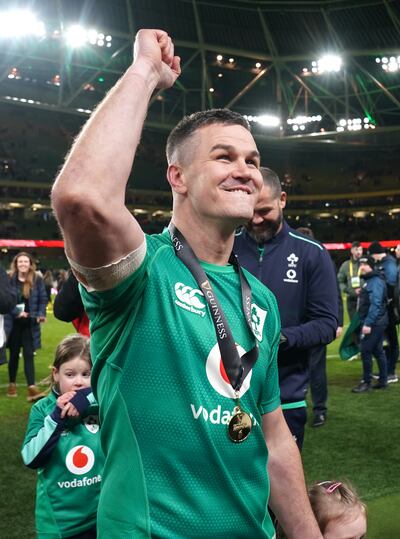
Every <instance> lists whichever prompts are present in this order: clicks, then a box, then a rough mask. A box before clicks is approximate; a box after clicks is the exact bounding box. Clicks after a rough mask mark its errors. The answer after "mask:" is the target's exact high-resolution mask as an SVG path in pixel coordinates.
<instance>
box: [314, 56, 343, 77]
mask: <svg viewBox="0 0 400 539" xmlns="http://www.w3.org/2000/svg"><path fill="white" fill-rule="evenodd" d="M341 66H342V59H341V58H340V56H336V55H333V54H328V55H326V56H323V57H322V58H320V59H319V60H318V70H319V72H320V73H323V72H328V73H330V72H332V71H334V72H337V71H340V68H341Z"/></svg>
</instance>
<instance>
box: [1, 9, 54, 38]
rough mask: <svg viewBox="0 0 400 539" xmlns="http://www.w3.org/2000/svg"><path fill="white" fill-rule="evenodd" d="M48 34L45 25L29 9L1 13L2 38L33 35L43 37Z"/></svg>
mask: <svg viewBox="0 0 400 539" xmlns="http://www.w3.org/2000/svg"><path fill="white" fill-rule="evenodd" d="M45 34H46V29H45V26H44V23H43V22H42V21H39V20H38V19H37V18H36V15H35V14H34V13H32V12H31V11H29V10H27V9H16V10H12V11H6V12H3V13H0V38H1V37H6V38H7V37H14V38H15V37H22V36H28V35H33V36H37V37H43V36H44V35H45Z"/></svg>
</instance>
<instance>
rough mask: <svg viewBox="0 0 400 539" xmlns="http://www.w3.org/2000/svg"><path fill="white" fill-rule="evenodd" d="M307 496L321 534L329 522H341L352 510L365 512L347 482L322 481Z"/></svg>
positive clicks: (353, 489)
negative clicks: (357, 509)
mask: <svg viewBox="0 0 400 539" xmlns="http://www.w3.org/2000/svg"><path fill="white" fill-rule="evenodd" d="M308 496H309V498H310V503H311V507H312V510H313V512H314V515H315V518H316V520H317V522H318V525H319V528H320V530H321V533H325V530H326V527H327V525H328V523H329V522H332V521H333V520H341V519H342V518H343V517H344V516H345V514H346V513H348V512H349V511H351V510H352V509H356V508H359V509H361V510H362V511H363V512H364V513H365V514H366V512H367V509H366V506H365V504H364V503H363V502H362V501H361V499H360V497H359V496H358V494H357V491H356V490H355V488H354V487H353V486H352V485H351V484H350V483H348V482H347V481H346V482H344V481H343V482H341V481H323V482H322V483H318V484H316V485H312V487H310V489H309V491H308Z"/></svg>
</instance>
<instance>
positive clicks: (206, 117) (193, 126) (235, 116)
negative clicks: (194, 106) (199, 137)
mask: <svg viewBox="0 0 400 539" xmlns="http://www.w3.org/2000/svg"><path fill="white" fill-rule="evenodd" d="M213 124H223V125H241V126H242V127H244V128H245V129H247V131H250V124H249V122H248V121H247V120H246V118H244V117H243V116H242V115H241V114H239V113H238V112H233V111H232V110H229V109H209V110H202V111H199V112H194V113H193V114H190V115H189V116H185V117H184V118H182V120H181V121H180V122H179V123H178V124H177V125H176V126H175V127H174V128H173V130H172V131H171V133H170V134H169V136H168V139H167V147H166V153H167V160H168V163H170V162H171V159H172V156H173V154H174V152H175V150H176V149H177V148H178V147H179V146H181V144H182V143H184V142H185V141H186V140H187V139H188V138H189V137H191V136H192V135H193V134H194V133H195V132H196V131H197V130H198V129H200V128H201V127H205V126H207V125H213Z"/></svg>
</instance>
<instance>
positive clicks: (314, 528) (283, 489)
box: [263, 412, 322, 539]
mask: <svg viewBox="0 0 400 539" xmlns="http://www.w3.org/2000/svg"><path fill="white" fill-rule="evenodd" d="M274 413H275V412H274ZM268 415H269V414H266V415H264V416H263V429H264V434H265V438H266V441H267V446H268V452H269V460H268V474H269V478H270V485H271V494H270V501H269V505H270V507H271V509H272V510H273V512H274V514H275V515H276V517H277V519H278V521H279V523H280V525H281V526H282V528H283V529H284V530H285V533H286V535H287V537H288V539H322V535H321V532H320V530H319V527H318V524H317V522H316V520H315V517H314V514H313V512H312V509H311V506H310V502H309V499H308V495H307V491H306V486H305V482H304V474H303V466H302V463H301V458H300V453H299V450H298V448H297V445H296V444H295V442H294V440H293V437H292V435H291V434H290V431H289V429H288V427H287V425H286V422H285V420H284V418H283V415H282V414H281V412H279V413H278V414H277V417H278V424H277V423H276V422H275V421H273V422H272V427H273V431H272V432H271V430H270V429H269V428H268V418H267V416H268ZM282 421H283V422H284V423H282ZM274 424H275V425H274Z"/></svg>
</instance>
